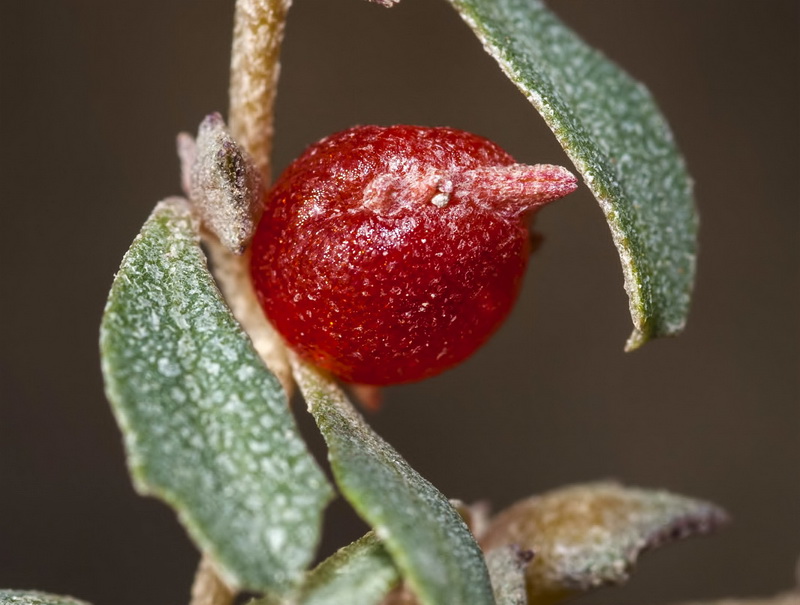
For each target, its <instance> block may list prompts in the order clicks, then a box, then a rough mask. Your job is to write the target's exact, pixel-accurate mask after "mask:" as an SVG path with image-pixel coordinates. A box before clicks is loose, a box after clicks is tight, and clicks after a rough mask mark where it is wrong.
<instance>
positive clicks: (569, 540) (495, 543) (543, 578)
mask: <svg viewBox="0 0 800 605" xmlns="http://www.w3.org/2000/svg"><path fill="white" fill-rule="evenodd" d="M726 521H727V515H726V514H725V512H724V511H723V510H721V509H720V508H718V507H717V506H714V505H713V504H710V503H708V502H704V501H701V500H695V499H692V498H686V497H683V496H678V495H675V494H671V493H668V492H664V491H652V490H643V489H635V488H625V487H622V486H620V485H617V484H615V483H590V484H586V485H576V486H570V487H566V488H562V489H559V490H555V491H553V492H549V493H547V494H544V495H541V496H534V497H533V498H529V499H527V500H522V501H521V502H517V503H516V504H514V505H513V506H512V507H510V508H508V509H506V510H505V511H503V512H501V513H500V514H499V515H498V516H497V517H496V518H495V519H494V520H493V521H492V522H491V524H490V525H489V528H488V529H487V530H486V533H485V534H484V535H483V536H482V538H481V546H482V547H483V549H484V550H485V551H486V552H488V553H492V551H494V550H495V549H497V548H504V547H506V546H508V545H512V544H513V545H516V546H517V547H519V548H521V549H524V550H531V551H533V552H534V558H533V561H532V562H531V563H530V565H529V566H528V567H527V568H526V571H525V575H526V578H527V586H528V598H529V601H530V604H531V605H545V604H549V603H555V602H557V601H560V600H562V599H564V598H567V597H569V596H572V595H574V594H576V593H579V592H583V591H586V590H590V589H593V588H597V587H599V586H604V585H608V584H621V583H623V582H625V581H626V580H627V579H628V576H629V574H630V571H631V569H632V568H633V566H634V564H635V563H636V560H637V559H638V557H639V555H640V554H641V553H642V552H643V551H645V550H650V549H653V548H656V547H658V546H661V545H662V544H666V543H668V542H671V541H673V540H678V539H681V538H686V537H689V536H694V535H701V534H705V533H709V532H711V531H713V530H714V529H716V528H717V527H719V526H720V525H722V524H724V523H725V522H726Z"/></svg>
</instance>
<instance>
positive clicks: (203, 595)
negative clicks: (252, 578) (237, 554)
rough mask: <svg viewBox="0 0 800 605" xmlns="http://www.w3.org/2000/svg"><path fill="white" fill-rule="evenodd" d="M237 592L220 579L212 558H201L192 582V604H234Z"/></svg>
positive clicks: (204, 556)
mask: <svg viewBox="0 0 800 605" xmlns="http://www.w3.org/2000/svg"><path fill="white" fill-rule="evenodd" d="M235 597H236V593H235V592H234V591H232V590H231V589H230V588H229V587H228V586H227V585H226V584H225V583H223V582H222V580H220V579H219V576H218V575H217V572H216V570H215V569H214V566H213V564H212V563H211V559H209V558H208V557H207V556H206V555H203V558H202V559H200V565H199V566H198V567H197V573H196V574H195V576H194V584H192V600H191V603H190V605H233V601H234V598H235Z"/></svg>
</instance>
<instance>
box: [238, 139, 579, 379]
mask: <svg viewBox="0 0 800 605" xmlns="http://www.w3.org/2000/svg"><path fill="white" fill-rule="evenodd" d="M575 187H576V181H575V178H574V177H573V176H572V175H571V174H570V173H569V172H568V171H566V170H565V169H563V168H560V167H556V166H524V165H520V164H516V163H515V162H514V159H513V158H512V157H511V156H509V155H508V154H507V153H506V152H505V151H503V150H502V149H500V148H499V147H498V146H497V145H495V144H494V143H492V142H490V141H488V140H486V139H484V138H481V137H478V136H475V135H473V134H469V133H466V132H461V131H457V130H453V129H449V128H424V127H417V126H391V127H385V128H384V127H378V126H364V127H357V128H353V129H350V130H347V131H344V132H342V133H338V134H335V135H332V136H331V137H328V138H327V139H324V140H322V141H320V142H319V143H317V144H316V145H314V146H312V147H311V148H310V149H308V150H307V151H306V152H305V153H304V154H303V155H302V156H301V157H300V158H298V159H297V160H296V161H295V162H294V163H293V164H292V165H291V166H290V167H289V169H288V170H287V171H286V172H285V173H284V174H283V175H282V176H281V178H280V179H279V180H278V182H277V183H276V185H275V187H274V189H273V190H272V191H271V192H270V193H269V194H268V196H267V200H266V204H265V211H264V216H263V218H262V221H261V223H260V224H259V227H258V230H257V232H256V236H255V238H254V241H253V254H252V264H251V268H252V276H253V281H254V285H255V288H256V291H257V292H258V294H259V297H260V301H261V304H262V306H263V307H264V310H265V312H266V314H267V316H268V317H269V318H270V320H271V321H272V322H273V324H274V325H275V327H276V328H277V329H278V331H279V332H280V333H281V334H282V335H283V336H284V338H286V340H287V341H288V342H289V343H290V344H291V345H292V346H293V348H294V349H295V350H296V351H297V352H298V353H299V354H300V355H301V356H302V357H304V358H305V359H306V360H309V361H311V362H313V363H315V364H317V365H319V366H321V367H323V368H326V369H328V370H330V371H331V372H333V373H334V374H336V375H337V376H339V377H340V378H342V379H344V380H348V381H351V382H358V383H365V384H392V383H401V382H410V381H414V380H420V379H422V378H425V377H428V376H432V375H434V374H438V373H439V372H442V371H443V370H445V369H447V368H449V367H452V366H453V365H455V364H457V363H459V362H460V361H462V360H464V359H465V358H466V357H468V356H469V355H470V354H472V353H473V352H474V351H475V350H476V349H477V348H478V347H479V346H480V345H482V344H483V343H484V342H485V341H486V340H487V339H488V338H489V336H490V335H491V334H492V333H493V332H494V331H495V330H496V328H497V327H498V326H499V325H500V323H501V322H502V320H503V319H504V318H505V317H506V315H507V314H508V312H509V311H510V310H511V307H512V305H513V302H514V300H515V299H516V297H517V294H518V292H519V288H520V285H521V280H522V275H523V274H524V271H525V267H526V265H527V258H528V256H529V252H530V242H529V233H528V229H527V227H526V223H525V221H526V219H527V216H528V215H530V214H531V211H532V210H533V209H534V208H535V207H536V206H539V205H542V204H544V203H547V202H549V201H552V200H554V199H557V198H559V197H562V196H564V195H566V194H567V193H570V192H571V191H573V190H574V189H575Z"/></svg>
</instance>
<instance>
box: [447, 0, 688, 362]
mask: <svg viewBox="0 0 800 605" xmlns="http://www.w3.org/2000/svg"><path fill="white" fill-rule="evenodd" d="M450 1H451V2H452V4H453V5H454V6H455V8H456V9H457V10H458V11H459V12H460V13H461V16H462V17H463V18H464V20H465V21H466V22H467V23H468V24H469V26H470V27H471V28H472V29H473V30H474V32H475V34H476V35H477V36H478V38H480V40H481V42H482V43H483V45H484V47H485V48H486V50H487V51H488V52H489V54H491V55H492V56H493V57H494V58H495V59H496V60H497V62H498V63H499V64H500V67H501V68H502V70H503V71H504V72H505V74H506V75H507V76H508V77H509V78H510V79H511V80H512V81H513V82H514V84H516V85H517V87H519V89H520V90H521V91H522V93H523V94H524V95H525V96H526V97H527V98H528V100H529V101H530V102H531V103H532V104H533V105H534V107H535V108H536V109H537V110H538V111H539V113H540V114H541V115H542V117H544V119H545V121H546V122H547V124H548V126H549V127H550V129H551V130H552V131H553V133H554V134H555V135H556V138H557V139H558V141H559V143H561V146H562V147H563V148H564V150H565V151H566V152H567V155H568V156H569V157H570V159H571V160H572V161H573V162H574V163H575V166H576V168H577V169H578V171H579V172H580V173H581V174H582V175H583V178H584V180H585V181H586V184H587V185H588V187H589V189H591V191H592V193H593V194H594V196H595V197H596V198H597V201H598V202H599V203H600V207H601V208H602V210H603V213H604V214H605V217H606V220H607V221H608V225H609V227H610V228H611V234H612V237H613V240H614V243H615V245H616V247H617V250H618V252H619V255H620V259H621V261H622V269H623V273H624V277H625V289H626V291H627V293H628V297H629V301H630V311H631V317H632V319H633V324H634V331H633V334H632V335H631V337H630V339H629V340H628V343H627V347H626V348H627V349H628V350H632V349H635V348H637V347H638V346H640V345H642V344H643V343H645V342H646V341H647V340H648V339H650V338H652V337H657V336H667V335H673V334H677V333H678V332H680V331H681V330H682V329H683V326H684V324H685V323H686V315H687V313H688V310H689V301H690V297H691V291H692V285H693V282H694V273H695V257H696V234H697V215H696V211H695V207H694V200H693V196H692V181H691V179H690V177H689V175H688V173H687V172H686V168H685V166H684V162H683V160H682V158H681V157H680V155H679V153H678V151H677V149H676V146H675V142H674V141H673V136H672V133H671V132H670V130H669V127H668V125H667V123H666V121H665V120H664V118H663V116H662V115H661V113H660V112H659V110H658V108H657V107H656V104H655V102H654V101H653V99H652V97H651V95H650V93H649V92H648V91H647V89H645V87H644V86H642V85H641V84H640V83H638V82H636V81H635V80H633V79H632V78H631V77H630V76H628V75H627V74H626V73H624V72H623V71H622V70H621V69H619V68H618V67H617V66H616V65H614V64H613V63H611V62H610V61H608V60H607V59H606V58H605V57H604V56H603V55H601V54H600V53H599V52H597V51H596V50H594V49H592V48H590V47H589V46H587V45H586V44H585V43H584V42H583V41H582V40H581V39H580V38H578V37H577V36H576V35H575V34H574V33H573V32H572V31H571V30H570V29H569V28H568V27H566V26H565V25H564V24H563V23H562V22H560V21H559V20H558V19H557V18H556V17H555V16H554V15H553V14H552V13H551V12H550V11H549V10H548V9H547V8H546V7H545V6H544V4H543V2H541V0H450Z"/></svg>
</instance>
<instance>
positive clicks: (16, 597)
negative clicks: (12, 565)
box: [0, 589, 88, 605]
mask: <svg viewBox="0 0 800 605" xmlns="http://www.w3.org/2000/svg"><path fill="white" fill-rule="evenodd" d="M0 605H88V604H87V603H86V602H85V601H79V600H78V599H73V598H72V597H62V596H58V595H54V594H47V593H45V592H38V591H31V590H2V589H0Z"/></svg>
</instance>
